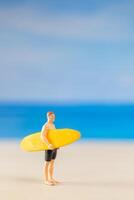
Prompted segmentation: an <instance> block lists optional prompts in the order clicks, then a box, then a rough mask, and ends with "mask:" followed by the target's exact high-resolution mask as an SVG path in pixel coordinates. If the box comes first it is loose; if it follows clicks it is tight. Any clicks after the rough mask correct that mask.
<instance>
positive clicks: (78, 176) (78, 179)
mask: <svg viewBox="0 0 134 200" xmlns="http://www.w3.org/2000/svg"><path fill="white" fill-rule="evenodd" d="M18 144H19V143H18V142H15V141H12V142H11V141H10V142H9V141H5V142H4V141H1V142H0V159H1V161H0V199H1V200H42V199H43V200H44V199H46V200H61V199H62V200H63V199H64V200H69V199H76V200H86V199H87V200H117V199H118V200H127V199H128V200H131V199H132V200H134V142H96V141H90V142H87V143H86V142H84V143H79V142H77V143H74V144H72V145H70V146H67V147H64V148H61V149H59V150H58V154H57V159H56V162H55V178H57V179H58V180H60V181H62V183H61V184H59V185H57V186H47V185H44V184H43V164H44V152H37V153H26V152H23V151H21V150H20V149H19V145H18Z"/></svg>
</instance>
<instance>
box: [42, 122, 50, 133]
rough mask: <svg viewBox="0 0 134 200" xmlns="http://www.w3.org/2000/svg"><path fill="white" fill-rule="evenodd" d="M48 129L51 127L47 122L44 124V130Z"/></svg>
mask: <svg viewBox="0 0 134 200" xmlns="http://www.w3.org/2000/svg"><path fill="white" fill-rule="evenodd" d="M46 129H49V126H48V124H47V123H45V124H44V125H43V126H42V131H43V130H46Z"/></svg>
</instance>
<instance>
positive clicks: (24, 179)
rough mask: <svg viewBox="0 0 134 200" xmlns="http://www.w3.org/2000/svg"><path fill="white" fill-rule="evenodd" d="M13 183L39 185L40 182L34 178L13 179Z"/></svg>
mask: <svg viewBox="0 0 134 200" xmlns="http://www.w3.org/2000/svg"><path fill="white" fill-rule="evenodd" d="M14 181H16V182H21V183H22V182H23V183H37V184H40V183H41V182H42V180H41V179H38V178H34V177H14Z"/></svg>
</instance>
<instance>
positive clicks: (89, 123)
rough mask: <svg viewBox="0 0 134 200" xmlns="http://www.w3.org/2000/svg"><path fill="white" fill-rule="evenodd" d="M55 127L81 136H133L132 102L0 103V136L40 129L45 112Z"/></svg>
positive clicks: (109, 137) (133, 117)
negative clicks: (76, 103) (49, 114)
mask: <svg viewBox="0 0 134 200" xmlns="http://www.w3.org/2000/svg"><path fill="white" fill-rule="evenodd" d="M47 111H53V112H55V114H56V120H55V126H56V128H71V129H76V130H79V131H80V132H81V134H82V138H83V139H88V138H89V139H91V138H92V139H134V105H115V104H114V105H95V104H89V105H87V104H84V105H42V104H38V105H35V104H31V105H30V104H24V105H23V104H2V103H1V104H0V138H18V139H19V138H22V137H24V136H26V135H28V134H30V133H34V132H36V131H40V130H41V128H42V125H43V123H44V122H46V112H47Z"/></svg>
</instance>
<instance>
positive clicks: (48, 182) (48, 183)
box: [44, 181, 55, 185]
mask: <svg viewBox="0 0 134 200" xmlns="http://www.w3.org/2000/svg"><path fill="white" fill-rule="evenodd" d="M44 183H45V184H46V185H55V183H54V182H52V181H45V182H44Z"/></svg>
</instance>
